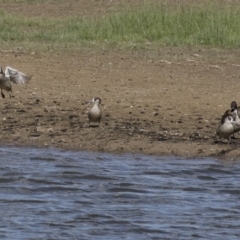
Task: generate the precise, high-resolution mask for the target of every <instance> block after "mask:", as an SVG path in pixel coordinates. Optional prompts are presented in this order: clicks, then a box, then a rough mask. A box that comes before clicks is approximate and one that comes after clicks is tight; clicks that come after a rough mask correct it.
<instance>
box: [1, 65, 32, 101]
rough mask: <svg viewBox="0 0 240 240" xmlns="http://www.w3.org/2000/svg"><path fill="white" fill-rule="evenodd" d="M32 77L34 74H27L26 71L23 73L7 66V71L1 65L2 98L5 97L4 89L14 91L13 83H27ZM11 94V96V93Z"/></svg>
mask: <svg viewBox="0 0 240 240" xmlns="http://www.w3.org/2000/svg"><path fill="white" fill-rule="evenodd" d="M31 78H32V76H27V75H26V74H25V73H22V72H20V71H18V70H17V69H14V68H12V67H9V66H7V67H6V69H5V72H3V69H2V67H0V88H1V95H2V98H5V94H4V93H3V90H5V91H7V92H12V83H14V84H26V83H28V81H29V80H30V79H31ZM9 96H10V98H11V93H10V94H9Z"/></svg>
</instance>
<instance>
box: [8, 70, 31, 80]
mask: <svg viewBox="0 0 240 240" xmlns="http://www.w3.org/2000/svg"><path fill="white" fill-rule="evenodd" d="M5 76H6V77H7V78H9V79H10V81H11V82H12V83H15V84H26V83H27V82H28V81H29V80H30V79H31V77H32V76H27V75H26V74H25V73H22V72H20V71H18V70H17V69H14V68H11V67H6V70H5Z"/></svg>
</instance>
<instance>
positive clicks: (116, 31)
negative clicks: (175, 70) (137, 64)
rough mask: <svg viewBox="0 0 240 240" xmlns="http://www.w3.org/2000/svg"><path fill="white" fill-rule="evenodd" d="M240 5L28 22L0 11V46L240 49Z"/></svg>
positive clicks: (146, 8)
mask: <svg viewBox="0 0 240 240" xmlns="http://www.w3.org/2000/svg"><path fill="white" fill-rule="evenodd" d="M239 26H240V5H239V6H237V7H231V6H227V5H222V6H221V7H220V6H218V5H216V4H211V3H209V4H205V5H196V6H194V5H191V6H185V7H181V6H178V5H176V6H171V7H170V6H167V5H164V4H159V5H145V6H144V7H143V8H140V9H132V8H131V9H126V10H125V11H121V12H119V13H114V14H112V15H106V16H104V17H95V18H90V17H88V18H86V17H80V16H79V17H76V16H74V17H68V18H64V19H60V18H40V17H38V18H33V17H32V18H29V17H24V16H14V15H10V14H7V13H5V12H3V11H0V42H1V44H2V45H3V46H16V45H21V44H22V45H24V46H34V47H38V46H41V45H42V44H45V45H51V46H54V45H56V46H70V45H79V44H81V45H96V46H101V45H102V44H104V45H107V46H112V45H114V46H115V45H119V46H129V45H133V46H135V45H138V46H144V45H145V44H146V43H154V44H157V45H161V46H196V45H198V46H199V45H202V46H210V47H223V48H239V47H240V41H239V39H240V28H239Z"/></svg>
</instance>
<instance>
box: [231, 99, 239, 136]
mask: <svg viewBox="0 0 240 240" xmlns="http://www.w3.org/2000/svg"><path fill="white" fill-rule="evenodd" d="M231 111H232V112H234V113H235V115H234V119H233V120H234V121H236V123H238V124H240V116H239V114H240V107H238V106H237V103H236V101H232V102H231ZM239 131H240V129H237V130H236V131H235V133H236V132H239ZM233 137H234V134H233Z"/></svg>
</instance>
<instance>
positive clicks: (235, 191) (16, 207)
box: [0, 147, 240, 240]
mask: <svg viewBox="0 0 240 240" xmlns="http://www.w3.org/2000/svg"><path fill="white" fill-rule="evenodd" d="M239 187H240V163H238V162H236V163H227V162H221V161H218V160H216V159H188V160H186V159H182V158H175V157H172V158H170V157H153V156H142V155H110V154H103V153H101V154H98V153H87V152H66V151H61V150H53V149H42V150H40V149H27V148H4V147H2V148H0V239H11V240H13V239H18V240H19V239H34V240H36V239H57V240H59V239H81V240H84V239H105V240H106V239H129V240H135V239H137V240H141V239H183V240H187V239H204V240H205V239H208V240H209V239H214V240H215V239H218V240H220V239H223V240H226V239H231V240H234V239H236V240H237V239H238V240H239V239H240V190H239Z"/></svg>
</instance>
